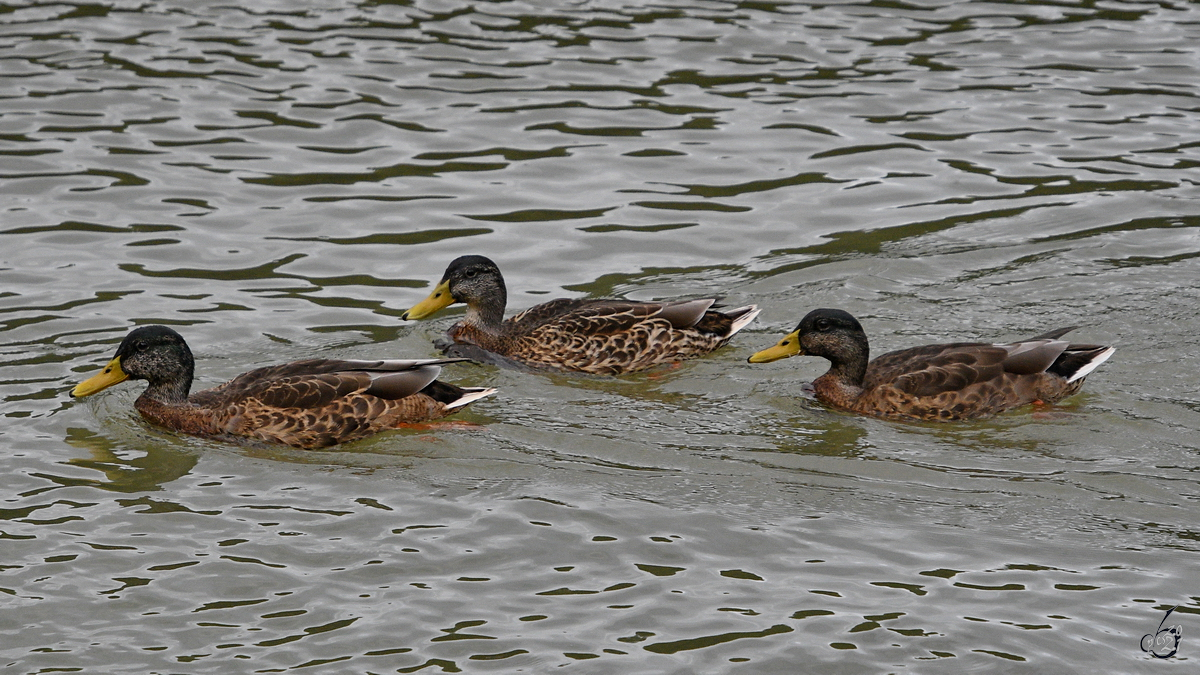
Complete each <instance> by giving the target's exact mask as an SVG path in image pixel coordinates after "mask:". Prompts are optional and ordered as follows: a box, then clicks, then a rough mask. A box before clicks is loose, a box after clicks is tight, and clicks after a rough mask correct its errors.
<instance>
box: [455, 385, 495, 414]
mask: <svg viewBox="0 0 1200 675" xmlns="http://www.w3.org/2000/svg"><path fill="white" fill-rule="evenodd" d="M494 393H496V390H495V389H482V388H481V389H463V395H462V398H460V399H458V400H457V401H454V402H452V403H447V404H446V410H454V409H455V408H461V407H463V406H464V405H466V404H468V403H470V402H472V401H478V400H479V399H481V398H483V397H484V396H491V395H492V394H494Z"/></svg>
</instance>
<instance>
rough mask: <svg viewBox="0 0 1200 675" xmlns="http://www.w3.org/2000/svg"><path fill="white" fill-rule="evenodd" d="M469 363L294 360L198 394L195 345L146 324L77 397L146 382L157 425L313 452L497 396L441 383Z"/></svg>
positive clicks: (141, 406)
mask: <svg viewBox="0 0 1200 675" xmlns="http://www.w3.org/2000/svg"><path fill="white" fill-rule="evenodd" d="M463 360H465V359H426V360H411V361H400V360H389V361H340V360H333V359H311V360H307V361H294V362H292V363H285V364H282V365H277V366H267V367H265V368H258V369H256V370H252V371H250V372H248V373H243V374H241V375H238V376H237V377H235V378H233V379H232V380H230V381H228V382H226V383H225V384H222V385H220V386H217V387H213V388H212V389H205V390H203V391H198V392H195V393H193V394H190V395H189V393H188V392H189V391H190V390H191V387H192V376H193V373H194V370H195V361H194V360H193V358H192V352H191V350H190V349H188V346H187V343H186V342H184V340H183V337H182V336H181V335H180V334H179V333H177V332H175V331H174V330H172V329H170V328H167V327H166V326H143V327H141V328H136V329H134V330H132V331H130V333H129V335H127V336H125V339H124V340H122V341H121V345H120V347H118V348H117V353H116V355H115V356H114V357H113V359H112V360H111V361H109V363H108V365H107V366H105V368H104V370H103V371H101V372H100V373H99V374H98V375H95V376H93V377H91V378H89V379H87V380H85V381H84V382H81V383H80V384H79V385H77V386H76V387H75V388H74V389H73V390H72V391H71V396H75V397H79V396H88V395H91V394H94V393H96V392H98V391H101V390H103V389H107V388H108V387H111V386H112V385H114V384H118V383H120V382H124V381H125V380H126V379H134V380H146V381H147V382H149V386H148V387H146V391H144V392H142V395H141V396H139V397H138V399H137V401H135V402H134V404H133V405H134V407H135V408H137V410H138V412H140V413H141V414H142V417H144V418H146V419H147V420H149V421H150V422H153V423H155V424H158V425H160V426H164V427H167V428H169V429H174V430H176V431H181V432H183V433H187V434H194V435H197V436H209V437H215V438H220V439H223V440H236V439H237V438H238V437H244V438H250V439H254V440H259V441H270V442H273V443H284V444H286V445H291V446H295V447H297V448H305V449H314V448H323V447H327V446H330V445H336V444H338V443H345V442H347V441H353V440H357V439H360V438H364V437H366V436H369V435H371V434H374V433H376V432H378V431H382V430H384V429H390V428H394V427H396V426H397V425H398V424H400V423H404V422H421V421H426V420H431V419H436V418H439V417H445V416H446V415H449V414H450V413H452V412H454V411H455V410H458V409H459V408H461V407H463V406H465V405H466V404H468V403H470V402H472V401H474V400H476V399H479V398H483V397H484V396H487V395H488V394H491V393H493V392H495V389H483V388H460V387H456V386H454V385H451V384H446V383H445V382H439V381H437V379H436V378H437V376H438V373H439V372H440V371H441V368H440V367H439V366H441V365H442V364H445V363H454V362H455V361H463Z"/></svg>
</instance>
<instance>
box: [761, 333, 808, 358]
mask: <svg viewBox="0 0 1200 675" xmlns="http://www.w3.org/2000/svg"><path fill="white" fill-rule="evenodd" d="M797 355H800V356H803V355H804V350H803V349H801V348H800V331H798V330H796V331H792V332H791V333H788V334H787V336H785V337H784V338H783V339H782V340H780V341H779V342H777V343H776V344H775V346H774V347H768V348H766V349H764V350H762V351H761V352H756V353H755V354H754V355H753V356H751V357H750V359H749V361H750V363H770V362H772V361H778V360H779V359H786V358H787V357H789V356H797Z"/></svg>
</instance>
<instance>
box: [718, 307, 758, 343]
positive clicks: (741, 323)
mask: <svg viewBox="0 0 1200 675" xmlns="http://www.w3.org/2000/svg"><path fill="white" fill-rule="evenodd" d="M742 310H747V312H746V313H745V314H743V315H741V316H739V317H738V318H736V319H734V320H733V325H732V326H731V327H730V328H729V337H733V334H734V333H736V332H738V331H739V330H741V329H743V328H745V327H746V326H748V325H750V322H751V321H753V320H754V319H755V317H757V316H758V313H759V312H761V311H762V310H761V309H759V308H758V305H747V306H745V307H738V308H737V309H734V310H730V311H728V312H726V314H736V313H737V312H740V311H742Z"/></svg>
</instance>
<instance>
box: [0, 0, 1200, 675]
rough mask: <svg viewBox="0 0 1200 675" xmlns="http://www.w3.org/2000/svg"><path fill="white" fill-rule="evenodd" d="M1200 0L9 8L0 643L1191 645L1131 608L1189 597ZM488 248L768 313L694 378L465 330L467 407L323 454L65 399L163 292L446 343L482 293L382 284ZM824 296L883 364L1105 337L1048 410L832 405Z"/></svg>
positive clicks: (732, 661)
mask: <svg viewBox="0 0 1200 675" xmlns="http://www.w3.org/2000/svg"><path fill="white" fill-rule="evenodd" d="M1197 11H1200V10H1197V8H1196V7H1195V6H1193V5H1191V4H1185V3H1150V4H1145V3H1143V4H1137V3H1128V2H1113V3H1105V4H1098V5H1097V4H1087V3H1084V4H1069V3H1068V4H1062V3H1059V4H1052V3H1039V2H1033V3H1024V4H1019V5H1013V4H1009V5H991V4H982V3H926V4H922V5H914V4H904V3H858V4H854V3H851V4H834V5H814V4H753V3H751V4H744V3H743V4H740V5H736V6H734V5H723V4H720V3H717V4H710V5H704V6H700V5H689V4H680V3H668V4H658V5H653V6H624V5H621V4H620V3H614V2H588V3H582V4H579V3H575V4H569V3H550V4H548V5H539V6H536V7H534V6H527V5H515V4H511V3H489V4H487V5H486V6H482V5H480V6H477V5H469V4H462V3H454V2H450V3H436V4H435V3H428V2H420V1H418V2H415V3H404V4H397V3H386V2H385V3H378V2H365V3H359V4H357V5H336V6H335V5H333V4H331V3H324V4H321V3H317V4H310V5H306V6H303V7H300V6H296V5H295V4H294V3H293V4H287V5H285V4H281V3H255V4H254V5H253V7H249V6H248V7H239V6H235V5H230V4H220V3H195V2H191V3H177V2H172V1H170V0H167V1H165V2H158V3H150V4H128V3H120V2H117V3H113V4H107V5H27V6H26V5H12V6H6V7H5V11H4V12H0V45H3V48H4V49H3V53H4V55H5V58H4V64H5V65H4V67H3V68H0V97H2V98H3V105H0V156H2V157H3V160H2V161H0V209H2V213H3V220H2V221H0V244H2V246H0V335H2V336H3V338H2V339H0V416H3V418H4V419H5V420H6V424H4V425H0V439H2V440H3V441H4V447H5V452H4V453H3V456H4V457H5V459H4V460H3V461H4V467H5V469H6V470H5V471H3V472H0V476H3V478H0V481H2V482H3V485H4V487H5V488H6V489H5V490H4V494H5V495H6V497H5V503H4V504H0V515H2V518H0V539H3V540H4V543H5V547H6V548H5V550H6V552H7V553H6V556H5V559H4V561H3V564H2V565H0V592H3V593H4V596H5V597H7V598H8V599H9V600H10V605H12V608H13V611H10V612H7V613H5V614H4V615H3V618H0V632H3V634H4V636H5V637H4V639H3V640H2V641H0V642H2V643H3V644H4V647H3V648H0V652H3V654H4V656H5V657H6V662H7V663H10V664H13V665H14V666H15V667H17V668H18V669H20V670H21V671H22V672H49V671H51V670H69V669H74V670H79V671H83V672H93V671H94V672H111V671H113V670H117V669H119V670H126V671H136V672H160V671H161V672H166V671H171V672H175V671H187V672H248V671H251V670H253V671H255V672H277V671H282V670H288V669H293V668H300V667H318V668H322V667H323V668H322V669H325V670H327V669H329V668H334V669H338V670H352V671H362V672H385V671H390V672H417V671H419V670H430V669H431V670H441V671H443V672H460V671H483V670H489V669H490V670H495V669H497V668H501V669H516V670H529V671H537V670H544V669H545V667H546V666H547V665H550V664H552V666H570V665H577V666H578V667H581V668H586V669H588V670H589V672H592V671H596V672H622V673H624V672H683V671H687V672H727V671H732V670H734V669H738V668H741V669H744V668H746V667H750V668H752V669H753V670H754V672H759V673H773V672H780V673H784V672H786V673H792V672H795V671H796V664H798V663H803V664H807V663H812V664H814V665H813V668H815V669H820V670H828V671H831V672H885V671H891V670H896V669H899V668H906V669H914V668H915V669H918V670H928V669H930V668H934V669H939V668H940V669H942V670H947V671H952V672H965V671H969V670H984V669H996V668H997V667H999V668H1012V667H1013V666H1014V664H1018V665H1017V667H1026V668H1029V669H1032V670H1036V671H1038V672H1057V671H1069V670H1073V669H1077V667H1078V666H1077V664H1080V663H1095V662H1098V660H1099V659H1105V660H1106V661H1108V662H1112V663H1117V664H1119V665H1118V666H1117V667H1116V668H1115V670H1119V671H1121V672H1150V670H1151V669H1152V668H1153V669H1155V670H1160V669H1161V667H1163V666H1166V665H1168V663H1170V662H1166V661H1163V662H1158V663H1154V661H1155V660H1154V659H1153V658H1152V657H1151V656H1149V655H1147V654H1145V653H1144V652H1142V651H1140V649H1139V643H1138V640H1139V639H1140V637H1141V636H1142V635H1144V634H1146V633H1148V632H1150V631H1152V630H1153V629H1154V626H1156V625H1157V623H1158V622H1159V621H1160V620H1161V618H1162V615H1163V613H1164V612H1165V611H1166V609H1168V608H1170V607H1172V606H1175V605H1179V609H1178V610H1176V612H1175V613H1174V614H1172V617H1173V619H1174V618H1175V617H1178V619H1177V620H1178V621H1179V622H1180V623H1182V624H1187V622H1188V620H1189V617H1191V616H1192V615H1195V614H1197V613H1198V612H1200V601H1197V599H1196V598H1195V597H1192V596H1187V595H1181V593H1186V592H1187V591H1186V588H1187V586H1188V584H1187V583H1186V582H1187V581H1188V580H1191V579H1194V578H1195V576H1196V569H1195V562H1194V559H1193V558H1194V553H1195V551H1196V548H1197V541H1198V539H1200V535H1198V534H1197V532H1196V528H1195V527H1194V525H1193V521H1194V518H1193V517H1192V511H1193V509H1191V508H1190V507H1191V506H1192V505H1193V504H1194V503H1195V502H1196V500H1197V499H1200V491H1197V489H1196V488H1195V481H1194V480H1193V478H1192V475H1193V473H1194V471H1195V467H1196V459H1195V457H1196V443H1195V441H1194V436H1195V434H1194V430H1196V429H1200V416H1198V415H1197V411H1198V410H1200V401H1198V400H1197V397H1196V393H1195V392H1196V387H1195V376H1194V373H1195V372H1196V371H1197V367H1198V366H1200V363H1198V362H1197V357H1196V354H1197V353H1200V350H1198V349H1197V344H1196V338H1195V336H1196V335H1200V325H1197V318H1196V317H1197V316H1198V315H1200V313H1198V312H1197V308H1198V307H1200V291H1197V290H1196V288H1195V286H1196V285H1195V284H1191V283H1188V281H1189V280H1191V279H1194V278H1197V268H1196V265H1197V260H1198V258H1200V235H1198V229H1200V205H1198V203H1197V199H1196V189H1195V188H1196V179H1195V177H1194V176H1193V173H1194V171H1195V168H1196V167H1197V165H1198V159H1197V146H1196V144H1195V142H1194V140H1193V138H1194V135H1195V134H1194V130H1195V128H1196V126H1197V119H1196V116H1197V110H1198V108H1197V105H1196V92H1195V86H1194V83H1195V81H1196V63H1197V58H1196V57H1197V53H1196V52H1197V50H1196V47H1195V45H1196V44H1197V37H1198V35H1197V29H1196V26H1198V25H1200V21H1198V20H1197V19H1198V17H1197ZM465 253H482V254H487V255H489V256H490V257H492V258H494V259H496V260H497V262H498V263H499V264H500V265H501V266H502V268H503V269H504V270H505V278H506V280H507V282H508V284H509V294H510V305H511V306H512V311H516V310H519V309H524V308H526V307H529V306H531V305H533V304H536V303H539V302H543V301H545V300H546V299H549V298H551V297H560V296H563V295H575V296H585V295H586V296H614V295H615V296H623V297H629V298H635V299H656V298H676V297H697V296H707V295H713V294H715V295H721V296H723V298H724V300H723V302H724V303H725V304H727V305H730V306H738V305H741V304H747V303H750V302H754V303H757V304H759V306H761V307H763V308H764V312H763V314H762V316H761V317H760V319H759V320H758V321H757V322H756V323H755V324H754V325H753V326H751V327H750V328H749V329H748V331H747V332H745V333H743V334H740V335H739V336H738V338H736V339H735V340H734V341H733V343H732V344H731V345H729V346H727V347H725V348H723V349H722V350H719V351H718V352H716V353H715V354H714V355H712V356H711V357H710V358H707V359H703V360H699V361H694V362H689V363H687V364H685V365H683V366H682V367H680V368H678V369H674V370H664V371H660V372H653V373H648V374H644V375H639V376H634V377H628V378H622V379H615V380H614V379H608V378H584V377H569V376H562V375H544V374H536V373H527V372H519V371H511V370H504V369H498V368H495V367H492V366H486V365H481V366H471V367H464V368H463V369H461V371H456V373H455V374H454V377H455V378H457V379H456V380H455V381H456V382H457V383H459V384H463V385H470V386H494V387H497V388H498V389H499V390H500V391H501V394H502V395H500V396H497V397H495V398H493V399H489V400H486V401H481V402H479V403H478V404H476V406H473V407H472V409H471V410H469V411H467V412H466V413H465V414H464V415H463V416H462V417H463V424H460V425H448V426H444V427H433V428H430V429H419V430H405V431H397V432H394V433H389V434H384V435H382V436H380V437H377V438H372V439H368V440H365V441H362V442H359V443H355V444H350V445H348V446H346V447H343V448H337V449H335V450H333V451H330V452H315V453H304V452H298V451H294V450H291V449H275V448H265V449H264V448H238V447H230V446H225V445H222V444H219V443H214V442H209V441H203V440H199V439H193V438H187V437H182V436H177V435H174V434H171V433H168V432H165V431H163V430H160V429H155V428H153V427H151V426H149V425H147V424H145V423H144V422H143V421H141V420H140V419H139V418H138V417H137V415H136V413H134V412H133V411H132V409H131V401H132V398H133V395H134V394H133V390H134V389H135V388H136V387H126V388H125V389H122V390H120V391H116V392H113V393H112V394H106V395H105V396H102V397H99V398H100V400H98V401H94V402H86V403H85V402H78V401H72V400H70V399H69V398H68V397H67V396H66V391H67V390H68V389H69V388H70V386H72V385H73V384H74V383H75V382H76V381H77V380H78V379H79V377H80V375H81V374H83V373H86V372H89V371H92V370H94V369H95V368H96V367H97V365H98V364H100V363H103V362H104V361H105V360H107V358H108V356H109V355H110V354H111V353H112V349H113V347H114V345H115V344H116V342H118V341H119V340H120V338H121V336H123V335H124V334H125V333H126V332H127V331H128V328H129V327H130V326H131V325H140V324H145V323H163V324H168V325H174V326H179V327H180V330H181V331H183V332H186V334H187V338H188V340H189V343H191V344H192V345H193V346H194V349H195V352H196V356H197V360H198V369H197V371H198V379H199V382H197V386H207V385H211V384H216V383H219V382H222V381H224V380H226V379H228V378H229V377H231V376H233V375H235V374H237V373H240V372H244V371H246V370H248V369H250V368H253V367H255V366H259V365H265V364H268V363H277V362H282V361H287V360H292V359H298V358H305V357H310V356H325V355H332V356H335V357H343V358H366V357H371V358H379V357H384V356H388V357H416V356H431V355H433V354H434V353H435V350H434V349H433V347H432V340H433V339H434V338H436V337H438V336H439V335H440V334H441V333H442V332H443V331H444V329H445V327H446V326H447V325H449V324H450V323H452V322H453V321H454V320H455V319H456V318H457V313H456V312H454V311H451V312H448V313H447V315H446V316H444V317H442V318H440V319H438V320H435V321H433V322H430V323H423V324H411V323H406V322H402V321H400V320H399V315H400V314H401V313H402V312H403V311H404V310H405V309H407V308H408V307H410V306H411V305H412V304H414V303H415V302H416V301H418V300H419V299H420V298H421V297H423V296H424V295H425V294H426V293H427V292H428V284H429V281H430V280H431V279H436V278H438V277H439V276H440V274H441V273H442V271H443V269H444V268H445V265H446V264H447V263H448V262H449V261H450V260H452V259H453V258H455V257H457V256H458V255H461V254H465ZM815 307H841V308H844V309H846V310H848V311H850V312H851V313H853V314H855V315H856V316H858V317H859V318H860V319H861V320H862V322H863V323H864V326H865V328H866V330H867V332H868V334H869V335H870V336H871V339H872V345H873V348H874V349H875V351H876V352H877V353H882V352H884V351H888V350H890V349H895V348H899V347H903V346H909V345H913V344H923V343H928V342H942V341H950V340H975V339H985V340H996V341H1004V340H1009V339H1014V338H1019V337H1022V336H1026V335H1030V334H1036V333H1038V332H1043V331H1045V330H1048V329H1049V328H1052V327H1055V326H1060V325H1071V324H1079V325H1081V328H1080V329H1079V330H1078V331H1077V333H1076V334H1077V335H1078V339H1080V340H1082V341H1095V342H1103V343H1106V344H1114V345H1116V346H1117V347H1118V351H1117V354H1116V356H1115V357H1114V358H1113V359H1112V360H1110V361H1109V362H1108V363H1106V364H1105V366H1104V367H1103V368H1102V369H1101V370H1100V371H1098V372H1097V373H1096V374H1095V375H1094V376H1092V377H1090V378H1089V382H1088V385H1087V387H1086V388H1085V392H1084V393H1083V394H1082V395H1080V396H1078V397H1075V398H1073V399H1071V400H1070V401H1067V402H1065V403H1064V404H1063V405H1061V406H1057V407H1055V408H1054V409H1052V410H1049V411H1039V412H1037V413H1034V414H1031V413H1030V411H1017V412H1014V413H1012V414H1009V415H1004V416H1001V417H999V418H996V419H993V420H987V421H981V422H975V423H970V424H965V425H954V426H937V425H917V424H914V425H904V424H893V423H888V422H883V421H879V420H872V419H862V418H855V417H849V416H845V415H841V414H838V413H834V412H831V411H829V410H827V409H825V408H823V407H822V406H820V405H819V404H817V403H815V402H814V401H812V400H811V399H808V398H805V397H804V396H803V394H802V391H801V388H800V383H801V382H803V381H805V380H808V379H811V378H812V377H814V376H815V375H818V374H819V373H820V372H821V370H822V369H823V365H822V364H821V363H819V362H818V360H815V359H792V360H789V361H788V362H786V363H785V364H781V366H780V367H779V368H776V369H772V370H762V369H755V368H753V367H750V366H748V365H747V364H746V363H745V358H746V356H747V355H748V354H749V353H750V351H752V350H753V349H755V348H757V347H759V346H761V345H763V344H768V343H769V342H771V341H772V340H773V339H774V337H773V336H775V337H777V335H778V334H779V333H780V331H782V330H785V329H790V328H791V327H792V326H794V325H795V323H796V321H798V320H799V318H800V317H801V316H803V315H804V314H805V313H806V312H807V311H808V310H809V309H812V308H815ZM114 493H115V494H114ZM27 626H38V627H39V630H37V631H33V630H26V627H27ZM1185 632H1186V631H1185ZM1187 644H1188V643H1187V641H1186V639H1185V640H1184V642H1183V644H1182V647H1181V650H1180V652H1179V654H1178V655H1177V656H1176V657H1174V658H1175V659H1176V660H1183V659H1186V658H1188V657H1187V648H1188V647H1187ZM1151 663H1153V666H1151V665H1146V664H1151ZM333 664H336V665H333ZM742 664H753V665H752V666H744V665H742ZM932 664H937V665H932Z"/></svg>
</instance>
